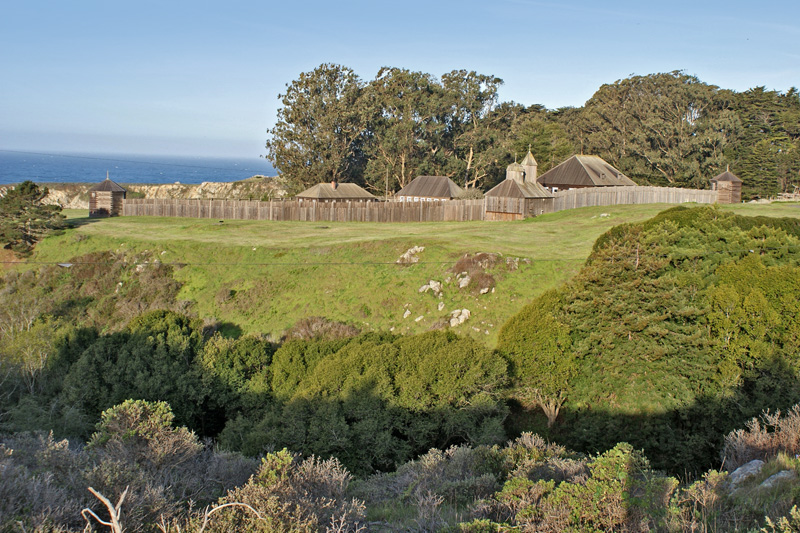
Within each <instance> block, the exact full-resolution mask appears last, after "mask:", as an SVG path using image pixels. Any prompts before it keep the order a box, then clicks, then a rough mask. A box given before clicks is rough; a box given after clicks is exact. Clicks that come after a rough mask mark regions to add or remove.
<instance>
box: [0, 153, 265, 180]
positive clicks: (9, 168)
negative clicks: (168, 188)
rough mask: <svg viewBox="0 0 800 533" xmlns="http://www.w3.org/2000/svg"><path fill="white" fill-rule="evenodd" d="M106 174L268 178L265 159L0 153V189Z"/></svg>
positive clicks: (138, 177)
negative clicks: (0, 186)
mask: <svg viewBox="0 0 800 533" xmlns="http://www.w3.org/2000/svg"><path fill="white" fill-rule="evenodd" d="M106 172H108V176H109V177H110V178H111V179H112V180H114V181H116V182H119V183H124V184H153V185H162V184H168V183H176V182H178V183H182V184H199V183H203V182H232V181H241V180H244V179H247V178H250V177H252V176H258V175H261V176H274V175H275V174H276V172H275V169H273V168H272V166H271V165H270V164H269V163H268V162H267V161H266V160H265V159H261V158H258V157H253V158H216V157H215V158H212V157H188V156H163V155H130V154H91V153H63V154H60V153H39V152H35V151H16V150H2V149H0V185H9V184H13V183H20V182H22V181H25V180H31V181H34V182H36V183H40V184H45V185H46V184H49V183H53V184H55V183H96V182H99V181H102V180H104V179H105V177H106Z"/></svg>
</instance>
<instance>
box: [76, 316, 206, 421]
mask: <svg viewBox="0 0 800 533" xmlns="http://www.w3.org/2000/svg"><path fill="white" fill-rule="evenodd" d="M200 331H201V328H200V326H199V325H198V324H193V323H192V322H191V321H190V320H189V319H188V318H186V317H184V316H181V315H178V314H176V313H172V312H167V311H154V312H152V313H148V314H146V315H143V316H141V317H139V318H137V319H135V320H133V321H132V322H131V324H130V326H129V327H128V329H126V330H125V331H122V332H119V333H113V334H111V335H107V336H103V337H100V338H99V339H98V340H97V341H96V342H95V343H93V344H92V345H91V346H90V347H89V348H88V349H86V350H85V351H84V352H83V353H82V354H81V356H80V358H79V359H78V360H77V361H76V362H75V363H74V364H73V365H72V366H71V367H70V369H69V372H67V374H66V375H65V377H64V390H63V392H62V397H63V398H64V400H65V401H66V402H67V403H69V404H70V405H76V406H80V407H81V409H83V410H84V411H85V412H87V413H90V414H93V413H94V414H95V416H97V415H99V413H100V412H102V411H103V410H105V409H107V408H109V407H111V406H113V405H116V404H118V403H121V402H123V401H125V400H126V399H129V398H133V399H138V400H149V401H166V402H168V403H169V404H170V406H172V409H173V411H174V412H175V417H176V420H177V421H178V423H181V424H183V425H188V426H189V427H192V428H195V429H197V430H198V431H200V432H201V433H202V434H213V433H214V428H215V424H217V423H218V422H215V421H214V420H212V419H210V417H211V416H212V413H213V409H212V406H213V405H214V404H215V402H214V400H213V398H212V397H211V392H212V389H211V388H209V386H208V385H207V383H206V382H205V381H204V380H203V375H202V371H201V367H200V365H199V364H198V362H197V356H198V354H199V351H200V349H201V347H202V336H201V333H200Z"/></svg>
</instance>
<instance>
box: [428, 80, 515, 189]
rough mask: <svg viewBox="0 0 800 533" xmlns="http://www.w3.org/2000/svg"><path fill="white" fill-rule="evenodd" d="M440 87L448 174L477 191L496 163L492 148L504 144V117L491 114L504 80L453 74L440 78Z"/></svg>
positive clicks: (466, 186)
mask: <svg viewBox="0 0 800 533" xmlns="http://www.w3.org/2000/svg"><path fill="white" fill-rule="evenodd" d="M441 84H442V89H443V91H444V100H443V102H442V103H443V106H442V119H443V121H444V122H445V124H446V126H447V128H446V130H445V136H444V138H443V143H442V144H443V148H444V149H445V151H446V155H448V156H449V157H448V158H447V159H448V164H447V173H448V174H452V175H453V178H455V180H456V182H458V183H459V184H463V185H464V187H465V188H469V187H477V186H479V185H480V184H481V183H482V182H483V181H484V180H485V179H486V177H487V175H488V174H489V172H490V169H491V167H492V164H493V161H494V160H495V159H496V154H494V150H493V148H495V147H497V146H499V145H500V144H501V142H502V140H503V133H504V131H503V128H502V123H503V118H504V116H505V115H504V114H497V113H494V111H495V108H496V107H497V103H498V95H497V91H498V89H499V87H500V86H501V85H502V84H503V80H501V79H500V78H497V77H494V76H490V75H486V74H478V73H476V72H475V71H470V72H467V71H466V70H453V71H451V72H448V73H447V74H444V75H443V76H442V78H441Z"/></svg>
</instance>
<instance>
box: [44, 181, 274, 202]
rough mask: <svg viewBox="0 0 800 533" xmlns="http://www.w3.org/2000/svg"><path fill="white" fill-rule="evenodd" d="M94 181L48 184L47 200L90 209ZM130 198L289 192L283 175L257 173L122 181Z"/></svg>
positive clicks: (235, 197) (227, 197) (261, 197)
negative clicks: (223, 178) (195, 180)
mask: <svg viewBox="0 0 800 533" xmlns="http://www.w3.org/2000/svg"><path fill="white" fill-rule="evenodd" d="M93 185H94V184H93V183H48V184H43V186H46V187H47V189H48V191H49V192H48V195H47V196H46V197H45V198H44V200H43V201H44V203H47V204H53V205H60V206H61V207H63V208H65V209H88V208H89V189H90V188H91V187H92V186H93ZM121 185H122V186H123V187H125V188H126V189H127V191H128V198H187V199H204V200H211V199H214V200H223V199H225V200H270V199H274V198H283V197H285V196H286V195H287V192H286V187H285V183H284V182H283V180H282V179H281V178H280V177H264V176H255V177H252V178H250V179H246V180H243V181H232V182H210V181H207V182H203V183H200V184H191V185H190V184H183V183H164V184H159V185H144V184H134V185H130V184H121Z"/></svg>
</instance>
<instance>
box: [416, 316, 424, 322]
mask: <svg viewBox="0 0 800 533" xmlns="http://www.w3.org/2000/svg"><path fill="white" fill-rule="evenodd" d="M423 318H425V315H419V316H418V317H417V318H415V319H414V322H419V321H420V320H422V319H423Z"/></svg>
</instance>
